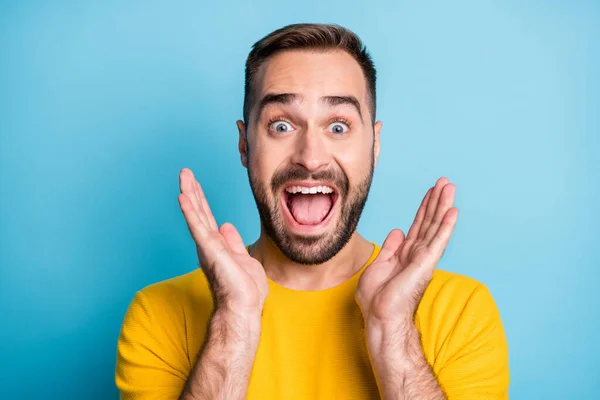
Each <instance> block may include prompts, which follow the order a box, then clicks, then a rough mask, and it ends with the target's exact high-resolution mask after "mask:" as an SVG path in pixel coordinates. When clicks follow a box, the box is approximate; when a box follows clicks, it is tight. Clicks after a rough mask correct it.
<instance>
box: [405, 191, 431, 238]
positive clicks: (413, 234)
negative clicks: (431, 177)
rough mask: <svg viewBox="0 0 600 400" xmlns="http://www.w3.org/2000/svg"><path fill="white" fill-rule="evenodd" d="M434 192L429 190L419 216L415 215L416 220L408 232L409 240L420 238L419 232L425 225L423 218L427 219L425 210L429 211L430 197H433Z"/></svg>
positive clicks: (422, 202)
mask: <svg viewBox="0 0 600 400" xmlns="http://www.w3.org/2000/svg"><path fill="white" fill-rule="evenodd" d="M432 190H433V188H429V190H428V191H427V193H425V197H423V201H421V205H420V206H419V209H418V210H417V215H415V220H414V221H413V224H412V225H411V227H410V229H409V230H408V236H407V239H416V238H417V237H418V236H419V230H420V228H421V224H422V223H423V218H424V217H425V210H426V209H427V203H428V202H429V197H431V192H432Z"/></svg>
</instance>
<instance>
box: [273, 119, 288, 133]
mask: <svg viewBox="0 0 600 400" xmlns="http://www.w3.org/2000/svg"><path fill="white" fill-rule="evenodd" d="M269 129H271V130H273V131H275V132H277V133H286V132H290V131H293V130H294V128H292V125H291V124H290V123H289V122H286V121H275V122H273V123H271V124H270V125H269Z"/></svg>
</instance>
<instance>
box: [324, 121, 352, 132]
mask: <svg viewBox="0 0 600 400" xmlns="http://www.w3.org/2000/svg"><path fill="white" fill-rule="evenodd" d="M349 129H350V128H348V125H346V124H345V123H343V122H340V121H336V122H333V123H331V124H329V126H328V127H327V130H328V131H329V132H331V133H334V134H336V135H342V134H344V133H346V132H348V130H349Z"/></svg>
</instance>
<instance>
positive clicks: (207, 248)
mask: <svg viewBox="0 0 600 400" xmlns="http://www.w3.org/2000/svg"><path fill="white" fill-rule="evenodd" d="M179 204H180V206H181V211H182V212H183V215H184V217H185V220H186V223H187V225H188V228H189V230H190V233H191V234H192V238H193V239H194V242H195V243H196V248H197V249H198V261H199V263H200V266H201V267H202V268H203V269H204V268H207V269H208V272H209V274H210V275H211V276H216V275H215V273H218V275H219V276H223V277H224V279H234V276H235V274H236V273H237V269H236V268H235V263H234V262H232V259H231V256H230V254H229V249H228V245H227V244H226V242H225V241H224V240H223V239H224V238H223V237H222V235H221V234H219V232H218V231H213V230H211V229H209V228H208V227H207V226H206V225H205V224H204V223H203V222H201V221H200V218H199V217H198V214H196V211H195V210H194V207H193V205H192V202H191V201H190V199H189V198H188V197H187V195H185V194H183V193H182V194H180V195H179ZM219 260H220V261H219ZM218 261H219V262H218ZM217 263H218V264H219V265H220V268H219V269H220V271H214V266H215V265H216V264H217Z"/></svg>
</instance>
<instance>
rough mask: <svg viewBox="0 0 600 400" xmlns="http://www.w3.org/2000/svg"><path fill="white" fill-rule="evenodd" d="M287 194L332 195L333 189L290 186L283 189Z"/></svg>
mask: <svg viewBox="0 0 600 400" xmlns="http://www.w3.org/2000/svg"><path fill="white" fill-rule="evenodd" d="M285 191H286V192H288V193H292V194H295V193H302V194H317V193H333V189H332V188H330V187H329V186H313V187H306V186H290V187H288V188H286V189H285Z"/></svg>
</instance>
